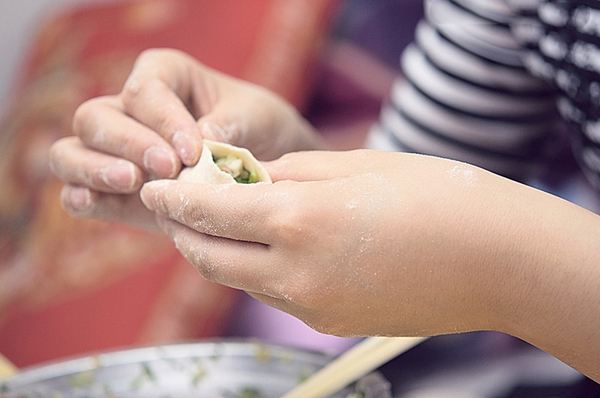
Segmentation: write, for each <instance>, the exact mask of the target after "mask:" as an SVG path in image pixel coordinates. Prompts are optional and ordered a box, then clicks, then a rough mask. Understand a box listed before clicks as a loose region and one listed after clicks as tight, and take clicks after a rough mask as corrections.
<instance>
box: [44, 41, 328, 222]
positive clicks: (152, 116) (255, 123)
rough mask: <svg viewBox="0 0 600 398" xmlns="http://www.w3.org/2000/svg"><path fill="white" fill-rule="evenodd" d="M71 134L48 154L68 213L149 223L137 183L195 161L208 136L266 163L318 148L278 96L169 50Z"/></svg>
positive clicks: (144, 62)
mask: <svg viewBox="0 0 600 398" xmlns="http://www.w3.org/2000/svg"><path fill="white" fill-rule="evenodd" d="M73 132H74V134H75V137H67V138H63V139H61V140H59V141H57V142H56V143H55V144H54V145H53V146H52V148H51V151H50V166H51V168H52V170H53V171H54V172H55V173H56V175H57V176H58V177H59V178H60V179H62V180H63V181H64V182H65V184H66V185H65V187H64V188H63V191H62V194H61V202H62V205H63V207H64V208H65V210H66V211H67V212H69V213H70V214H71V215H73V216H79V217H91V218H100V219H107V220H118V221H121V222H126V223H129V224H133V225H137V226H142V227H145V228H150V229H153V228H154V225H155V222H154V216H153V215H152V214H151V213H150V212H148V211H147V210H146V209H145V208H144V206H143V205H142V203H141V201H140V199H139V195H138V191H139V189H140V188H141V186H142V184H143V183H144V182H145V181H147V180H149V179H153V178H174V177H176V176H177V175H178V173H179V171H180V170H181V168H182V167H184V166H192V165H194V164H195V163H196V162H197V161H198V159H199V157H200V151H201V148H202V138H207V139H211V140H216V141H223V142H227V143H230V144H233V145H237V146H242V147H246V148H248V149H250V150H251V151H253V152H254V153H255V154H256V155H257V156H258V157H259V158H262V159H265V160H270V159H275V158H277V157H279V156H281V155H282V154H284V153H286V152H291V151H297V150H302V149H317V148H319V147H320V142H319V140H318V138H316V137H317V136H316V134H315V133H314V131H313V130H312V128H311V127H310V125H309V124H308V123H307V122H306V121H304V120H303V119H302V117H301V116H300V115H299V114H298V113H297V112H296V111H295V110H294V109H293V108H292V107H291V106H290V105H289V104H287V103H286V102H285V101H283V100H282V99H280V98H279V97H277V96H276V95H274V94H272V93H270V92H269V91H267V90H265V89H263V88H260V87H258V86H255V85H253V84H250V83H248V82H244V81H241V80H238V79H234V78H232V77H229V76H225V75H223V74H221V73H219V72H217V71H215V70H212V69H210V68H208V67H206V66H204V65H202V64H200V63H199V62H197V61H196V60H195V59H193V58H192V57H190V56H188V55H186V54H184V53H182V52H179V51H176V50H166V49H160V50H148V51H145V52H144V53H142V54H141V55H140V57H139V58H138V60H137V61H136V64H135V66H134V68H133V71H132V72H131V74H130V76H129V78H128V80H127V82H126V83H125V85H124V87H123V90H122V91H121V93H120V94H118V95H114V96H106V97H100V98H94V99H91V100H89V101H87V102H85V103H84V104H82V105H81V106H80V107H79V108H78V109H77V111H76V113H75V116H74V120H73Z"/></svg>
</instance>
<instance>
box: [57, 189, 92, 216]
mask: <svg viewBox="0 0 600 398" xmlns="http://www.w3.org/2000/svg"><path fill="white" fill-rule="evenodd" d="M62 195H63V203H64V204H65V205H66V206H68V208H69V210H73V211H75V212H82V211H84V210H87V209H88V208H89V207H90V206H91V204H92V195H91V193H90V190H89V189H87V188H81V187H67V188H65V189H64V190H63V192H62Z"/></svg>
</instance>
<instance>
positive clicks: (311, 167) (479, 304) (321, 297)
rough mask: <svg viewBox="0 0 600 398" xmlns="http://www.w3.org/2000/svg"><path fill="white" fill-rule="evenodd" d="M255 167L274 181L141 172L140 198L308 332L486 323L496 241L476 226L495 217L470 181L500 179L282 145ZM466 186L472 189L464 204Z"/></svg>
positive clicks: (225, 280) (217, 275) (216, 271)
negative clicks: (148, 177)
mask: <svg viewBox="0 0 600 398" xmlns="http://www.w3.org/2000/svg"><path fill="white" fill-rule="evenodd" d="M267 168H268V170H269V172H270V174H271V176H272V177H273V179H274V181H275V183H274V184H254V185H238V184H232V185H199V184H189V183H187V184H186V183H182V182H178V181H154V182H150V183H147V184H146V185H145V186H144V188H143V189H142V200H143V202H144V203H145V205H146V206H147V207H148V209H150V210H152V211H154V212H156V213H157V214H158V215H159V224H160V225H161V226H162V228H163V229H164V231H166V233H167V234H168V235H169V236H170V237H171V238H172V239H173V240H174V242H175V244H176V246H177V248H178V249H179V250H180V251H181V253H183V255H184V256H185V257H186V258H187V259H188V260H189V261H190V262H191V263H192V264H193V265H194V266H195V267H196V268H197V269H198V270H199V271H200V273H201V274H202V275H203V276H204V277H206V278H208V279H210V280H213V281H215V282H218V283H221V284H225V285H228V286H232V287H235V288H239V289H243V290H246V291H247V292H249V293H250V294H252V295H253V296H254V297H257V298H259V299H260V300H262V301H264V302H266V303H267V304H270V305H272V306H274V307H277V308H280V309H282V310H284V311H286V312H288V313H291V314H293V315H294V316H296V317H298V318H300V319H302V320H303V321H305V322H306V323H307V324H309V325H310V326H312V327H313V328H315V329H317V330H319V331H321V332H325V333H329V334H337V335H431V334H439V333H446V332H456V331H465V330H472V329H487V328H492V326H491V324H490V323H491V319H492V317H491V314H492V313H493V312H494V311H493V310H492V309H495V308H498V307H497V306H496V303H495V302H493V300H490V297H496V295H490V294H489V292H490V286H488V285H487V284H486V283H488V282H489V284H495V286H494V287H495V288H496V287H497V286H500V285H501V283H500V282H499V281H498V280H499V279H501V278H498V277H497V274H498V272H500V270H499V268H497V269H493V268H492V269H488V267H487V265H488V264H490V265H492V266H493V264H492V263H491V261H488V259H486V258H485V257H484V256H483V255H482V253H486V254H487V253H490V252H493V253H495V251H492V250H488V249H489V247H488V246H489V245H492V244H496V243H497V241H495V240H494V239H489V238H490V236H488V235H486V234H485V233H481V231H485V232H488V231H489V232H490V233H491V234H492V236H494V238H495V239H497V238H499V234H501V231H497V230H492V229H491V228H488V229H486V222H487V221H489V225H490V226H494V227H495V226H496V225H497V224H498V223H497V220H495V219H493V220H491V219H490V217H489V216H486V215H485V213H488V210H489V209H490V208H493V206H494V204H493V203H487V202H493V201H494V200H495V198H496V197H497V196H496V195H494V194H493V193H492V195H491V197H486V196H483V197H481V195H479V196H478V195H477V192H478V189H477V186H478V185H480V184H482V183H483V181H485V180H486V178H487V179H489V178H496V179H500V180H502V181H504V179H501V178H499V177H497V176H494V175H493V174H491V173H487V172H485V171H483V170H480V169H477V168H475V167H471V166H468V165H465V164H462V163H458V162H453V161H448V160H442V159H436V158H430V157H424V156H415V155H407V154H397V153H396V154H393V153H382V152H376V151H354V152H339V153H335V152H307V153H295V154H289V155H285V156H284V157H283V158H281V159H279V160H277V161H274V162H271V163H267ZM292 180H293V181H292ZM507 183H508V184H513V183H509V182H507ZM473 199H475V200H479V201H480V202H482V203H475V204H471V205H466V203H467V202H468V201H469V200H471V201H472V200H473ZM478 208H479V209H480V213H478V212H477V210H478ZM482 214H484V215H482ZM494 223H495V224H496V225H495V224H494ZM495 234H498V235H495ZM490 278H492V279H491V281H490Z"/></svg>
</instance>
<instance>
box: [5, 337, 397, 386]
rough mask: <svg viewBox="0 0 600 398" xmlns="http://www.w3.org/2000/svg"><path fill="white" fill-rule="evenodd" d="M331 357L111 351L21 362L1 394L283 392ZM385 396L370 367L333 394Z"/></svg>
mask: <svg viewBox="0 0 600 398" xmlns="http://www.w3.org/2000/svg"><path fill="white" fill-rule="evenodd" d="M330 360H331V358H330V357H328V356H326V355H323V354H319V353H315V352H309V351H304V350H300V349H293V348H286V347H280V346H274V345H266V344H262V343H259V342H248V341H241V342H232V341H215V342H203V343H190V344H175V345H167V346H158V347H146V348H137V349H131V350H124V351H115V352H109V353H103V354H98V355H94V356H89V357H83V358H78V359H72V360H67V361H64V362H57V363H53V364H49V365H44V366H39V367H33V368H29V369H25V370H23V371H22V372H20V373H19V374H17V375H16V376H14V377H12V378H10V379H7V380H4V381H3V382H0V396H1V397H3V398H17V397H18V398H25V397H27V398H29V397H31V398H33V397H45V398H63V397H64V398H66V397H69V398H71V397H82V398H83V397H87V398H99V397H102V398H113V397H114V398H117V397H119V398H122V397H127V398H130V397H131V398H135V397H144V398H146V397H148V398H152V397H157V398H158V397H160V398H167V397H173V398H175V397H177V398H185V397H210V398H219V397H223V398H271V397H281V396H282V395H283V394H284V393H285V392H287V391H289V390H290V389H292V388H293V387H294V386H296V385H297V384H298V383H300V382H302V381H303V380H304V379H306V378H307V377H309V376H310V375H311V374H312V373H314V372H315V371H317V370H318V369H320V368H321V367H323V366H324V365H325V364H327V362H329V361H330ZM349 396H351V397H368V398H388V397H391V393H390V385H389V383H388V382H387V381H385V380H384V379H383V377H381V376H380V375H378V374H372V375H369V376H367V377H366V378H364V379H363V380H361V381H359V382H358V383H357V384H356V385H354V386H352V387H350V388H347V389H346V390H344V391H341V392H340V393H338V394H336V395H334V397H340V398H346V397H349Z"/></svg>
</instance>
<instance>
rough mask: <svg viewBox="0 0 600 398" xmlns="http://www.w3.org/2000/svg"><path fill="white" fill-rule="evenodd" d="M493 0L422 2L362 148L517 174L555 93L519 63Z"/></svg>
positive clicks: (507, 16) (529, 159)
mask: <svg viewBox="0 0 600 398" xmlns="http://www.w3.org/2000/svg"><path fill="white" fill-rule="evenodd" d="M512 17H513V16H512V14H511V11H510V9H509V8H508V7H507V6H505V5H504V3H503V2H502V1H500V0H429V1H427V2H426V20H425V21H422V22H421V23H420V24H419V26H418V28H417V32H416V42H415V43H414V44H413V45H411V46H410V47H409V48H407V50H406V51H405V52H404V54H403V56H402V59H401V66H402V70H403V72H404V77H403V78H398V80H397V81H396V82H395V84H394V86H393V87H392V90H391V94H390V98H389V100H388V101H387V103H386V104H385V105H384V106H383V109H382V112H381V118H380V121H379V123H378V124H377V125H376V126H374V127H373V129H372V131H371V133H370V135H369V138H368V143H367V144H368V146H369V147H371V148H376V149H383V150H400V151H407V152H416V153H424V154H430V155H436V156H442V157H446V158H452V159H456V160H462V161H465V162H468V163H471V164H475V165H478V166H481V167H484V168H486V169H488V170H491V171H494V172H497V173H500V174H503V175H507V176H510V177H513V178H523V177H525V176H527V175H529V174H530V173H531V172H532V171H534V170H535V169H536V168H537V167H536V166H539V165H540V163H541V161H542V159H543V158H544V154H545V152H546V151H547V149H546V148H547V145H546V144H548V143H549V142H551V141H552V136H553V132H555V131H556V124H557V122H558V120H557V117H558V116H557V115H558V113H557V111H556V105H555V93H554V92H553V90H552V89H551V88H549V87H548V86H547V85H546V84H545V83H543V82H542V81H541V80H538V79H536V78H534V77H532V76H531V75H530V74H529V73H528V72H527V71H526V69H525V67H524V65H523V54H524V51H523V49H522V48H521V45H520V44H519V43H518V42H517V41H516V40H515V39H514V38H513V36H512V33H511V31H510V26H509V23H510V21H511V18H512Z"/></svg>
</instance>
